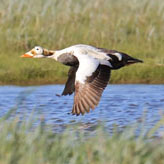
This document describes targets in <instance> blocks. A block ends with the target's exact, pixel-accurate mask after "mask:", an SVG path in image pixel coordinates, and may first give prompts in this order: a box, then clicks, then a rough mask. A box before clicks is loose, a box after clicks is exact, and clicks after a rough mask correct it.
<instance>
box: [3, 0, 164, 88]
mask: <svg viewBox="0 0 164 164" xmlns="http://www.w3.org/2000/svg"><path fill="white" fill-rule="evenodd" d="M79 43H83V44H90V45H94V46H97V47H104V48H108V49H117V50H119V51H123V52H126V53H128V54H129V55H132V56H134V57H137V58H139V59H142V60H144V64H136V65H133V66H130V67H126V68H123V69H121V70H118V71H113V74H112V79H111V83H164V47H163V45H164V2H163V0H156V1H154V0H142V1H141V0H131V1H130V0H90V1H88V0H68V1H65V0H60V1H59V0H46V1H45V0H35V1H33V0H28V1H26V0H21V1H20V0H0V84H18V85H28V84H47V83H49V84H50V83H63V82H64V81H65V80H66V75H67V70H68V68H67V67H66V66H63V65H61V64H59V63H57V62H55V61H53V60H50V59H22V58H19V56H20V55H22V53H24V52H26V51H28V50H30V49H31V48H33V47H34V46H35V45H40V46H42V47H45V48H48V49H53V50H56V49H62V48H65V47H67V46H70V45H73V44H79Z"/></svg>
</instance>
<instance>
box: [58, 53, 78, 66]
mask: <svg viewBox="0 0 164 164" xmlns="http://www.w3.org/2000/svg"><path fill="white" fill-rule="evenodd" d="M57 61H59V62H60V63H63V64H64V65H68V66H75V65H78V64H79V61H78V59H77V57H75V56H73V55H72V54H69V53H65V54H62V55H60V56H59V57H58V59H57Z"/></svg>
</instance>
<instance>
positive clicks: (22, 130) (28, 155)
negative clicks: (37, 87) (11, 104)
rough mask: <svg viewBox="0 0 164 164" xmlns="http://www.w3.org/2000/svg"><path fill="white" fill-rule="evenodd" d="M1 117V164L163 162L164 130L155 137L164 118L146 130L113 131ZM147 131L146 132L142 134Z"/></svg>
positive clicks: (126, 163) (146, 163)
mask: <svg viewBox="0 0 164 164" xmlns="http://www.w3.org/2000/svg"><path fill="white" fill-rule="evenodd" d="M35 121H36V120H35ZM39 122H40V123H39V124H38V126H35V127H33V125H32V124H33V119H32V120H28V121H22V120H19V119H18V118H17V119H16V118H14V119H10V120H6V119H3V118H1V120H0V141H1V142H0V163H2V164H22V163H23V164H54V163H55V164H77V163H78V164H84V163H85V164H154V163H155V164H163V163H164V134H163V135H162V133H161V136H160V137H153V136H154V134H155V132H156V130H157V129H158V128H159V127H161V126H163V125H164V119H161V121H160V122H159V123H157V125H156V126H154V127H153V128H152V129H151V130H150V131H149V132H148V133H147V134H144V133H141V134H140V135H139V136H136V135H135V133H134V132H135V128H134V127H133V126H132V125H131V127H129V128H127V129H124V130H123V131H122V132H118V131H117V129H116V128H114V129H115V130H113V134H109V133H108V132H106V131H105V130H104V128H103V126H100V127H98V128H97V129H96V130H95V131H94V132H93V131H85V129H83V128H79V127H78V126H77V125H75V126H74V125H71V126H69V127H67V128H66V129H65V130H64V131H63V132H61V133H55V132H54V131H52V130H51V127H50V126H48V125H46V124H45V122H44V120H43V119H41V120H40V121H39ZM143 134H144V135H143Z"/></svg>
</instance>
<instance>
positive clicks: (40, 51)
mask: <svg viewBox="0 0 164 164" xmlns="http://www.w3.org/2000/svg"><path fill="white" fill-rule="evenodd" d="M54 53H55V51H51V50H47V49H44V48H42V47H40V46H35V47H34V48H33V49H32V50H30V51H28V52H26V53H25V54H23V55H22V56H21V57H22V58H45V57H49V56H52V55H53V54H54Z"/></svg>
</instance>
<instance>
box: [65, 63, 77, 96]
mask: <svg viewBox="0 0 164 164" xmlns="http://www.w3.org/2000/svg"><path fill="white" fill-rule="evenodd" d="M77 69H78V66H72V67H70V69H69V71H68V79H67V82H66V84H65V88H64V90H63V93H62V95H71V94H72V93H73V92H74V91H75V77H76V71H77Z"/></svg>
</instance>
